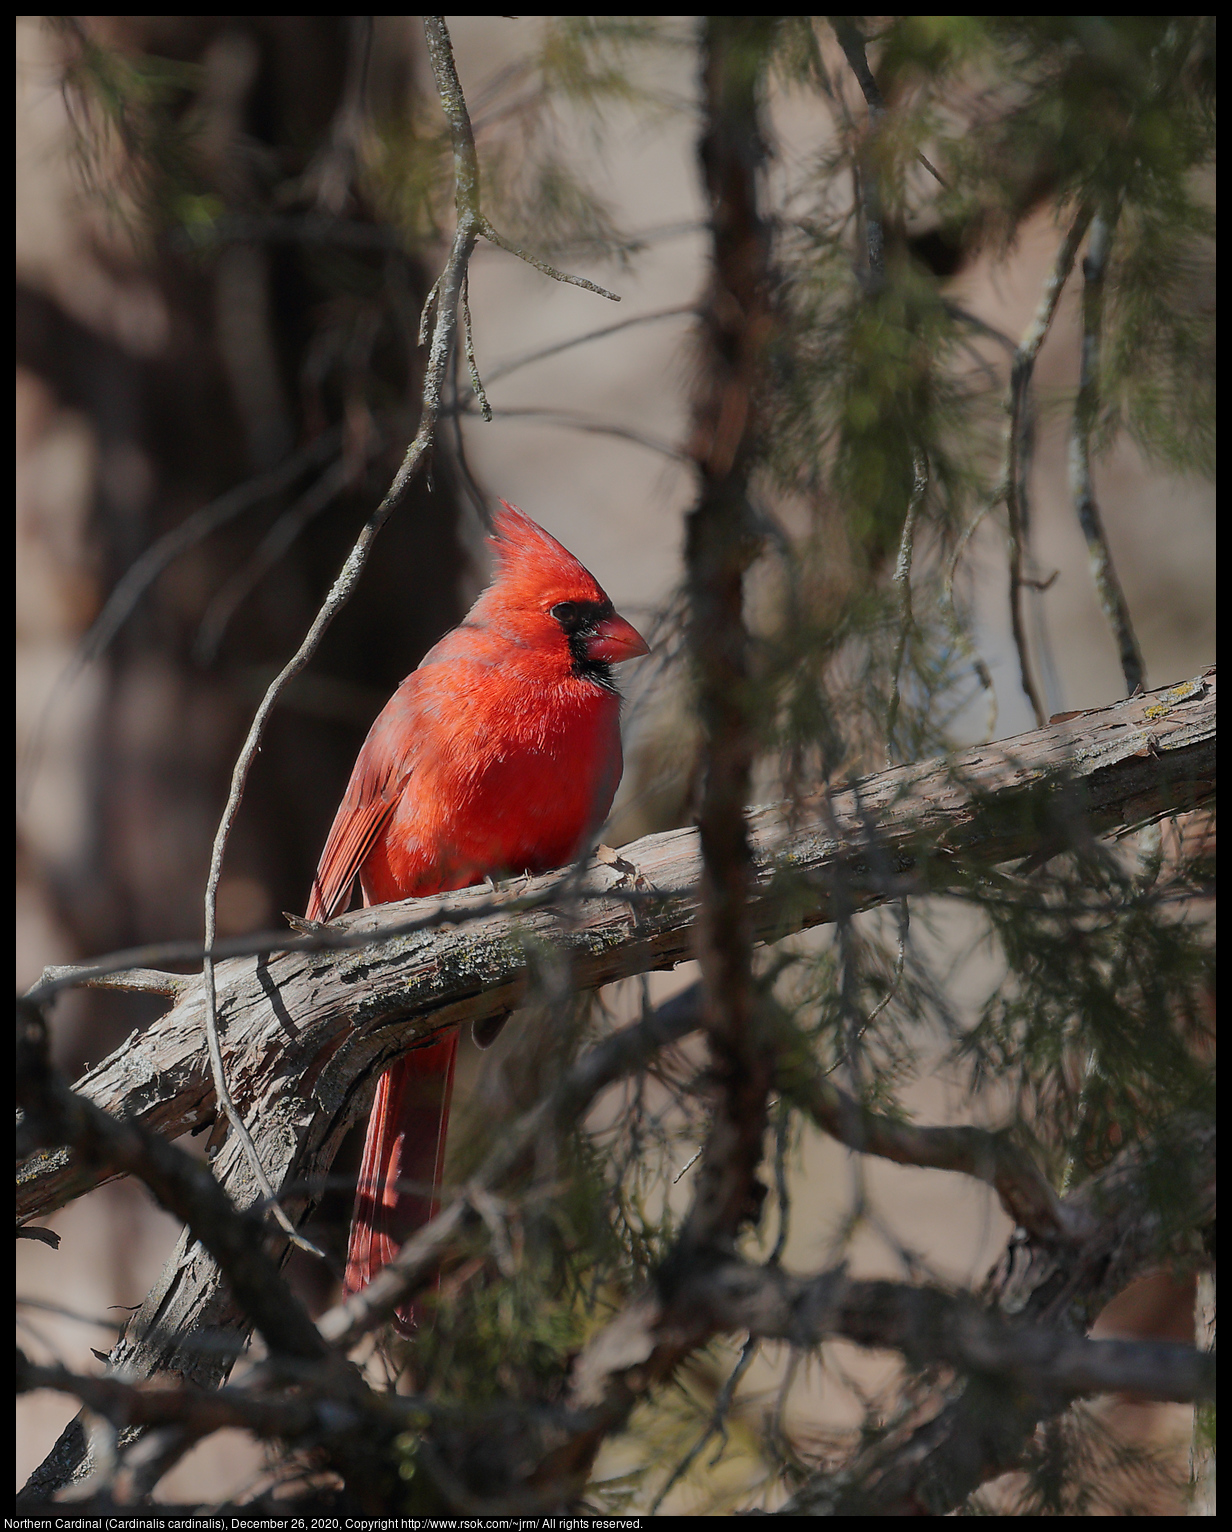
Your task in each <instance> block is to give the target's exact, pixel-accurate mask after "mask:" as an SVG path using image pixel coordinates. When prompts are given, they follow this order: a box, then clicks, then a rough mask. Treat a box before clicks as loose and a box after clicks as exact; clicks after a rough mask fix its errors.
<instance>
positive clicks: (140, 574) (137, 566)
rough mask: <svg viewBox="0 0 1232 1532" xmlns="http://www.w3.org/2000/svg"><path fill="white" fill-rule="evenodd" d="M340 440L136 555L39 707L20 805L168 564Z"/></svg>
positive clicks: (195, 516)
mask: <svg viewBox="0 0 1232 1532" xmlns="http://www.w3.org/2000/svg"><path fill="white" fill-rule="evenodd" d="M341 439H342V433H341V430H340V428H338V427H334V428H333V429H331V430H329V431H325V432H322V434H321V435H320V436H317V437H315V438H314V439H313V440H312V441H311V442H309V443H308V445H307V446H306V447H301V448H300V449H299V450H298V451H297V452H293V453H291V455H290V456H289V457H288V458H286V459H285V460H284V461H283V462H281V463H279V464H278V466H277V467H276V468H271V469H270V471H269V472H268V473H263V474H259V475H258V476H257V477H256V478H252V479H247V480H245V482H244V483H243V484H237V485H236V486H235V488H234V489H230V490H228V491H227V492H226V494H224V495H220V496H219V497H218V498H217V499H216V500H211V501H210V503H209V504H208V505H203V506H202V507H201V508H200V510H197V511H194V512H193V513H192V514H191V515H190V516H186V517H185V518H184V520H183V521H182V522H180V524H179V525H178V526H176V527H173V528H172V529H171V531H169V532H165V533H164V534H163V535H162V536H161V537H160V538H158V539H157V541H155V542H153V543H151V545H150V546H149V547H148V548H147V549H146V550H145V552H144V553H143V554H141V555H140V556H139V557H138V558H137V559H136V560H135V561H134V562H133V563H132V564H131V565H129V567H128V569H127V570H126V571H125V572H124V574H123V575H121V577H120V579H119V580H118V581H117V582H116V584H115V587H114V589H113V590H112V592H111V594H110V595H109V596H108V597H107V600H106V601H105V602H104V603H103V608H102V611H100V612H99V614H98V616H97V617H96V618H95V619H94V621H93V622H92V623H91V624H90V626H89V627H88V628H87V629H86V631H85V632H84V633H83V634H82V636H81V638H80V639H78V641H77V647H76V648H75V649H74V651H73V655H72V658H71V659H70V660H69V661H68V663H67V664H66V665H65V667H64V669H63V670H62V671H61V673H60V674H59V676H57V678H56V682H55V685H54V686H53V687H52V689H51V692H50V693H49V694H48V697H47V701H46V702H45V703H44V704H43V709H42V712H41V713H40V714H39V719H38V722H37V724H36V725H35V727H34V729H33V731H32V733H31V735H30V741H29V743H28V745H27V746H26V749H25V751H24V754H23V759H22V762H21V764H20V766H19V769H18V773H17V777H18V784H19V790H20V801H23V802H24V800H25V797H26V796H27V794H28V792H29V786H30V783H31V782H32V780H33V776H34V773H35V771H36V770H37V768H38V763H39V759H40V757H41V756H42V752H43V741H44V739H45V737H46V733H47V726H48V723H49V722H50V720H51V716H52V714H53V713H54V712H55V709H56V707H57V705H58V703H59V701H60V699H61V697H63V695H64V693H65V692H66V691H67V690H68V689H69V687H70V686H71V685H72V684H73V682H74V681H75V680H76V679H77V677H78V676H79V675H80V674H81V672H82V671H83V670H85V669H86V667H87V666H88V665H92V664H94V663H95V661H97V660H99V659H101V658H102V656H103V655H104V654H105V653H106V652H107V649H108V648H109V647H110V645H111V642H112V640H113V639H114V638H115V636H116V634H117V633H118V632H119V631H120V629H121V628H122V627H123V626H124V624H125V623H126V622H127V621H128V619H129V618H130V617H131V616H132V614H133V612H134V611H135V610H136V607H137V603H138V602H139V601H140V600H141V597H142V596H143V595H144V594H145V592H146V591H147V590H148V589H149V588H150V586H151V585H152V584H153V583H154V581H155V580H157V579H158V577H159V575H160V574H162V572H163V570H164V569H166V568H167V567H168V565H170V564H173V563H174V562H175V560H176V559H178V558H179V557H180V556H181V555H182V554H184V553H187V552H188V550H189V549H190V548H193V547H195V546H196V545H197V544H198V543H199V542H202V541H204V539H205V538H207V537H209V536H210V534H211V533H213V532H216V531H217V530H218V529H219V527H223V526H226V524H227V522H229V521H234V520H235V518H236V517H237V516H241V515H243V513H244V512H245V511H247V510H251V508H252V507H253V506H255V505H259V504H260V503H261V501H262V500H268V499H270V498H272V497H273V496H274V495H277V494H279V493H281V491H282V490H284V489H286V488H288V487H289V486H290V485H291V484H293V483H294V482H295V480H296V479H298V478H299V476H300V474H302V473H305V472H307V470H308V469H310V468H315V467H316V466H317V465H318V464H320V463H322V462H324V461H325V459H326V458H328V457H330V456H332V454H333V453H335V452H336V451H337V450H338V446H339V443H340V442H341Z"/></svg>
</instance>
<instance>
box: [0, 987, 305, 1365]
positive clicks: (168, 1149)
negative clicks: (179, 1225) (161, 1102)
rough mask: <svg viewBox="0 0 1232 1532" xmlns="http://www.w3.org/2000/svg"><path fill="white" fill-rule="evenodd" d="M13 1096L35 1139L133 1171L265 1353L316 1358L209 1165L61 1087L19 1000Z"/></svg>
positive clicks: (286, 1294)
mask: <svg viewBox="0 0 1232 1532" xmlns="http://www.w3.org/2000/svg"><path fill="white" fill-rule="evenodd" d="M17 1100H18V1104H19V1105H20V1106H21V1108H22V1110H23V1112H24V1114H25V1120H24V1124H23V1127H24V1131H25V1132H26V1134H28V1135H29V1137H30V1138H32V1139H33V1140H34V1141H35V1142H41V1143H43V1144H49V1145H59V1144H65V1143H67V1144H71V1145H72V1147H73V1151H74V1153H75V1155H76V1156H77V1157H78V1158H79V1159H81V1160H82V1161H83V1162H85V1163H87V1164H90V1163H93V1164H102V1165H109V1166H115V1167H118V1168H122V1169H123V1170H125V1171H127V1172H128V1173H129V1174H131V1175H135V1176H137V1177H138V1178H139V1179H140V1180H142V1181H143V1182H144V1183H145V1184H146V1186H148V1187H149V1188H150V1190H151V1191H152V1192H153V1193H154V1195H155V1197H156V1198H157V1199H158V1201H159V1202H160V1203H161V1204H162V1206H163V1207H165V1208H166V1209H167V1211H168V1212H170V1213H174V1214H175V1215H176V1217H178V1218H182V1219H183V1220H184V1222H185V1223H186V1224H187V1225H188V1227H189V1229H190V1230H191V1231H192V1233H193V1235H194V1236H195V1238H196V1239H198V1240H200V1242H201V1244H202V1245H204V1246H205V1248H206V1249H207V1250H208V1251H209V1252H210V1254H211V1255H212V1256H213V1258H214V1259H215V1261H217V1263H218V1265H219V1268H220V1269H221V1271H222V1272H223V1274H224V1275H225V1277H226V1279H227V1282H228V1283H229V1285H230V1287H231V1288H232V1290H233V1292H234V1294H235V1296H236V1298H237V1299H238V1300H239V1302H240V1303H241V1304H242V1305H243V1307H244V1310H245V1312H246V1313H247V1314H248V1315H249V1316H250V1318H251V1319H252V1321H253V1323H254V1324H255V1325H256V1327H257V1329H258V1330H260V1332H261V1334H262V1335H263V1336H264V1337H265V1340H266V1343H267V1344H268V1345H269V1347H270V1350H271V1351H273V1352H279V1353H283V1354H285V1355H287V1356H294V1357H304V1358H310V1359H322V1358H324V1357H325V1356H326V1355H327V1352H326V1348H325V1344H324V1342H323V1341H322V1340H321V1337H320V1335H319V1333H318V1332H317V1329H316V1327H315V1326H314V1325H313V1323H312V1321H311V1320H310V1319H309V1318H308V1315H307V1313H306V1312H305V1310H304V1308H303V1306H302V1305H301V1304H300V1302H299V1300H298V1299H297V1298H296V1297H295V1296H294V1295H293V1294H292V1292H291V1290H290V1288H289V1287H288V1286H287V1284H286V1282H285V1280H284V1279H283V1277H282V1274H281V1273H280V1272H279V1270H278V1267H277V1265H276V1264H275V1263H274V1262H273V1261H271V1260H270V1258H269V1256H268V1255H266V1253H265V1250H264V1248H263V1244H264V1233H263V1230H262V1229H261V1226H260V1224H259V1223H258V1222H255V1221H254V1220H253V1219H251V1218H247V1217H245V1216H244V1215H243V1214H242V1213H240V1212H238V1211H237V1210H236V1209H235V1208H234V1207H233V1206H232V1204H231V1202H230V1199H229V1198H228V1197H227V1194H226V1192H224V1191H223V1189H222V1187H221V1186H219V1184H218V1182H217V1181H216V1180H215V1179H214V1177H213V1176H212V1175H211V1174H210V1171H209V1169H208V1168H207V1167H206V1166H204V1165H202V1164H201V1163H200V1162H199V1161H197V1160H194V1159H193V1158H192V1157H191V1156H190V1155H187V1154H185V1153H184V1151H183V1150H182V1149H177V1148H176V1146H175V1145H174V1144H169V1143H167V1142H166V1140H165V1139H163V1138H160V1137H159V1135H158V1134H157V1133H152V1132H150V1131H149V1130H148V1129H147V1128H143V1127H141V1126H140V1125H139V1124H136V1123H132V1122H123V1121H117V1120H116V1119H115V1118H114V1117H111V1116H110V1115H109V1114H108V1113H106V1112H104V1111H102V1110H101V1109H100V1108H99V1107H97V1106H95V1105H94V1104H93V1103H92V1102H90V1101H86V1100H85V1099H83V1098H82V1097H81V1096H79V1095H76V1094H75V1093H74V1092H72V1091H70V1090H68V1089H66V1088H65V1086H64V1084H63V1082H62V1081H61V1080H60V1079H59V1077H58V1076H57V1075H56V1073H55V1071H54V1070H53V1069H52V1067H51V1064H50V1062H49V1059H48V1052H47V1029H46V1025H45V1023H44V1021H43V1018H42V1016H41V1015H40V1014H39V1012H38V1010H37V1008H36V1007H34V1006H32V1005H30V1004H29V1003H28V1002H26V1015H25V1016H24V1017H23V1025H21V1027H20V1030H19V1032H18V1037H17Z"/></svg>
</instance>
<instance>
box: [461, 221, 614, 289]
mask: <svg viewBox="0 0 1232 1532" xmlns="http://www.w3.org/2000/svg"><path fill="white" fill-rule="evenodd" d="M480 233H481V234H482V235H483V237H484V238H485V239H486V240H488V241H489V243H491V244H493V245H497V246H498V247H499V248H500V249H502V250H507V251H508V252H509V254H510V255H516V256H517V258H518V260H520V261H525V262H526V264H527V265H528V266H533V267H534V268H535V270H536V271H541V272H542V273H543V274H544V276H545V277H551V278H552V280H553V281H555V282H568V283H569V284H570V286H572V287H584V288H585V289H586V291H587V292H588V293H597V294H598V296H599V297H600V298H609V299H611V301H612V302H613V303H619V302H620V294H619V293H612V292H609V291H608V290H607V288H606V287H600V286H599V285H598V283H596V282H590V281H588V280H587V279H586V278H585V277H575V276H573V275H572V274H571V273H570V272H567V271H558V270H557V269H556V267H555V266H549V265H548V263H547V261H544V260H540V258H539V257H538V256H537V255H531V254H530V252H529V251H527V250H520V249H519V248H518V247H517V245H515V244H512V243H511V242H510V241H509V240H507V239H506V238H505V237H504V235H503V234H498V233H497V231H496V230H495V229H494V228H493V227H492V225H491V224H490V223H489V222H488V220H487V219H486V218H485V219H483V221H482V227H481V228H480Z"/></svg>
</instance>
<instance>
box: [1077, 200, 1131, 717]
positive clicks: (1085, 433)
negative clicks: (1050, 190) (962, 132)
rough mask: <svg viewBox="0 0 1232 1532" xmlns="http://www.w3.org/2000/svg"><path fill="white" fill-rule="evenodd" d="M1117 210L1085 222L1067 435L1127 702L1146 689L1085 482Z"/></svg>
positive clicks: (1097, 583)
mask: <svg viewBox="0 0 1232 1532" xmlns="http://www.w3.org/2000/svg"><path fill="white" fill-rule="evenodd" d="M1118 213H1119V204H1118V205H1117V206H1116V207H1113V208H1111V209H1101V210H1100V211H1099V212H1098V213H1097V214H1096V215H1095V217H1094V218H1093V219H1092V220H1091V240H1090V244H1089V245H1088V247H1087V254H1086V259H1085V260H1084V261H1083V263H1082V276H1083V286H1082V368H1081V372H1080V375H1079V380H1078V396H1077V398H1076V399H1075V400H1074V416H1073V422H1072V426H1071V429H1070V443H1069V473H1070V489H1071V491H1072V493H1073V496H1074V510H1075V512H1076V513H1077V516H1078V524H1079V526H1081V528H1082V535H1083V537H1084V538H1085V539H1086V544H1087V555H1088V558H1089V560H1090V565H1091V576H1092V578H1093V579H1094V581H1095V589H1096V592H1097V594H1098V596H1099V604H1100V608H1101V609H1102V611H1103V614H1104V617H1105V618H1106V619H1107V622H1108V626H1109V627H1110V628H1111V629H1112V636H1113V638H1114V639H1115V640H1116V646H1117V657H1118V659H1119V660H1120V664H1121V674H1122V675H1123V676H1124V677H1125V695H1126V696H1127V697H1130V696H1133V694H1134V693H1135V692H1137V691H1141V690H1142V689H1143V688H1144V687H1145V686H1146V667H1145V666H1144V664H1143V661H1142V649H1141V646H1140V645H1139V643H1138V635H1137V633H1136V632H1135V631H1134V625H1133V620H1132V618H1131V617H1130V615H1129V604H1128V602H1127V601H1126V599H1125V592H1124V590H1123V588H1122V586H1121V582H1120V580H1119V579H1118V578H1117V572H1116V569H1115V567H1114V566H1113V562H1112V553H1111V550H1110V549H1109V547H1108V537H1107V533H1106V532H1105V531H1104V524H1103V518H1102V517H1101V516H1100V513H1099V505H1098V503H1097V501H1096V499H1095V488H1094V485H1093V483H1092V480H1091V437H1092V435H1093V433H1094V431H1095V428H1096V426H1097V424H1098V421H1099V409H1100V350H1101V346H1102V340H1103V318H1104V283H1105V281H1106V279H1107V275H1108V252H1109V249H1110V248H1111V244H1112V236H1113V231H1114V229H1115V227H1116V223H1117V216H1118Z"/></svg>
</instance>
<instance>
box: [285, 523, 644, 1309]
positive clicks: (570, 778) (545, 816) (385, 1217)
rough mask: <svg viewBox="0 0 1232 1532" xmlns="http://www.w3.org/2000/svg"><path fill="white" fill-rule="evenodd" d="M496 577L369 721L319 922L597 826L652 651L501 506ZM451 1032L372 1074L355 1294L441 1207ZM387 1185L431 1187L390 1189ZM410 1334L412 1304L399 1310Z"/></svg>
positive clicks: (534, 864) (508, 868) (550, 540)
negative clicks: (630, 704) (623, 728)
mask: <svg viewBox="0 0 1232 1532" xmlns="http://www.w3.org/2000/svg"><path fill="white" fill-rule="evenodd" d="M501 506H502V509H501V510H500V511H498V512H497V514H496V517H495V520H494V531H495V535H494V536H493V537H492V538H490V539H489V542H490V544H491V546H492V548H493V550H494V552H495V554H496V561H497V562H496V573H495V576H494V578H493V580H492V583H491V584H490V585H489V586H488V588H487V589H486V590H485V591H484V592H483V593H482V595H480V597H479V599H478V600H477V601H476V602H475V604H474V606H473V607H472V608H471V609H470V611H469V612H468V613H467V615H466V616H465V618H464V619H463V620H462V622H461V623H460V624H459V625H458V626H457V627H456V628H454V630H453V631H452V632H451V633H447V634H446V635H445V637H444V638H443V639H441V641H440V643H439V644H437V645H436V647H435V648H434V649H431V650H429V652H428V653H427V654H426V655H425V656H424V658H423V660H422V661H421V662H420V665H419V667H418V669H416V670H413V671H412V672H411V674H410V675H409V676H407V678H406V680H405V681H403V683H402V685H401V686H399V688H398V690H397V691H396V692H395V693H394V695H393V696H392V697H391V698H390V700H389V702H388V703H387V704H386V706H385V708H384V710H383V712H382V713H381V714H380V716H379V717H378V718H377V720H376V722H375V723H374V724H373V725H372V728H371V730H370V731H369V733H368V738H367V739H366V740H365V741H364V746H363V749H362V750H361V751H360V752H359V758H358V760H357V761H356V762H355V769H354V770H353V771H352V772H351V780H350V783H349V784H348V786H347V790H346V796H345V797H344V798H343V800H342V804H341V806H340V807H339V809H338V813H337V815H336V816H335V819H334V823H333V828H332V829H331V830H330V832H329V838H328V840H327V841H326V842H325V849H324V851H323V852H322V853H321V861H320V865H319V866H318V868H317V875H316V880H315V882H314V885H313V890H312V898H311V900H310V902H309V905H308V917H309V919H310V920H329V919H331V918H332V917H333V916H334V915H336V914H338V913H339V912H340V911H342V910H345V909H346V908H347V906H348V905H349V903H350V896H351V890H352V887H353V885H354V883H355V879H356V877H358V878H359V882H360V887H361V889H362V890H363V896H364V903H365V904H366V905H369V904H387V903H389V902H390V901H391V900H394V899H408V898H411V897H414V896H416V895H420V894H439V893H444V892H445V891H446V890H449V889H455V888H466V887H467V886H469V885H470V884H472V883H478V882H481V881H482V880H483V879H484V878H485V877H488V876H491V875H496V874H501V873H520V872H531V873H539V872H546V871H547V870H548V869H549V868H552V867H559V866H561V865H562V864H563V863H566V862H568V861H570V860H572V858H573V857H575V856H576V855H577V854H578V853H579V852H580V851H581V850H582V849H583V848H584V847H585V845H586V843H587V841H588V840H589V838H590V837H591V836H592V835H593V834H594V833H595V832H596V831H597V830H598V828H599V826H600V825H601V824H602V823H603V821H604V819H606V817H607V812H608V810H609V809H610V808H611V805H612V798H613V796H614V795H615V792H616V786H617V784H618V783H619V781H620V773H621V766H622V762H621V753H620V693H619V692H618V691H617V689H616V684H615V681H614V680H613V678H612V668H611V667H612V666H613V665H615V664H619V663H620V662H621V661H622V660H631V659H633V658H635V657H636V656H637V655H639V654H646V653H647V652H648V651H647V647H646V644H645V642H644V641H643V639H642V637H641V635H640V634H639V633H638V632H637V631H636V629H634V628H633V627H631V626H630V625H629V623H627V622H626V621H625V620H624V618H623V617H620V616H618V615H617V614H616V612H615V611H614V610H613V608H612V603H611V602H610V601H609V600H608V598H607V596H606V595H605V594H604V592H603V590H602V588H601V587H600V586H599V584H598V582H597V581H596V580H595V579H594V577H593V576H592V575H591V574H590V573H589V572H588V571H587V570H586V569H584V568H583V567H582V565H581V564H580V563H578V561H577V559H575V558H574V557H573V555H572V554H571V553H569V552H568V551H567V550H566V549H565V548H563V547H562V546H561V545H560V543H558V542H557V541H556V539H555V538H554V537H550V536H549V535H548V534H547V533H546V532H545V531H544V530H543V529H542V527H539V526H536V525H535V523H534V522H533V521H531V519H530V518H529V517H528V516H527V515H525V513H524V512H522V511H520V510H518V508H517V507H516V506H513V505H510V504H509V503H508V502H507V501H503V500H502V501H501ZM457 1049H458V1030H457V1028H456V1027H452V1028H450V1030H449V1031H448V1032H446V1033H444V1034H443V1035H441V1036H439V1037H437V1038H434V1039H433V1040H432V1041H430V1042H428V1043H425V1044H422V1045H420V1046H419V1047H416V1048H414V1049H412V1051H411V1052H410V1053H408V1054H407V1055H406V1056H405V1057H404V1058H402V1059H401V1060H399V1062H398V1063H396V1064H394V1065H393V1066H392V1067H391V1068H390V1069H389V1070H387V1071H386V1073H385V1074H384V1075H383V1076H382V1077H381V1081H380V1084H379V1085H378V1087H377V1094H376V1100H375V1102H374V1103H373V1106H372V1115H371V1116H370V1117H369V1119H368V1137H367V1140H366V1142H365V1144H364V1159H363V1166H362V1168H361V1170H360V1175H359V1186H358V1190H357V1194H356V1199H355V1212H354V1214H353V1215H352V1219H351V1241H350V1249H349V1251H348V1253H347V1269H346V1278H345V1283H346V1289H347V1291H348V1292H352V1293H354V1292H358V1291H359V1290H360V1289H361V1288H362V1287H364V1286H366V1285H367V1283H369V1282H370V1281H371V1280H372V1278H373V1277H374V1276H375V1275H376V1273H377V1272H378V1271H379V1270H380V1269H381V1267H382V1266H384V1265H385V1264H386V1263H387V1262H388V1261H389V1260H391V1259H392V1257H393V1256H394V1254H395V1253H396V1252H397V1250H398V1247H399V1245H400V1244H401V1243H402V1242H403V1241H404V1240H405V1239H406V1238H408V1236H409V1235H410V1234H412V1233H413V1232H414V1231H415V1230H416V1229H417V1228H419V1227H420V1226H421V1225H423V1224H425V1223H427V1222H428V1220H429V1219H430V1218H431V1217H432V1216H433V1214H434V1213H435V1211H436V1198H435V1195H434V1194H435V1191H436V1189H437V1188H438V1187H439V1186H440V1182H441V1169H442V1160H443V1156H444V1148H445V1130H446V1126H447V1124H448V1120H449V1099H450V1093H451V1091H452V1088H453V1068H454V1060H455V1058H456V1056H457ZM399 1183H403V1184H406V1183H410V1184H413V1185H418V1186H420V1187H425V1188H426V1187H429V1186H430V1187H432V1189H433V1194H432V1195H429V1194H427V1193H426V1192H411V1191H402V1190H398V1185H399ZM399 1320H400V1321H401V1323H402V1325H403V1326H404V1327H409V1326H411V1325H412V1324H413V1317H412V1311H411V1308H410V1307H407V1308H405V1309H403V1310H400V1311H399Z"/></svg>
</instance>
